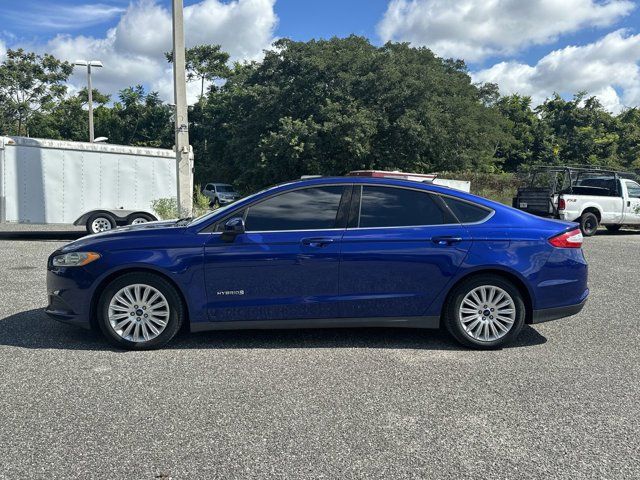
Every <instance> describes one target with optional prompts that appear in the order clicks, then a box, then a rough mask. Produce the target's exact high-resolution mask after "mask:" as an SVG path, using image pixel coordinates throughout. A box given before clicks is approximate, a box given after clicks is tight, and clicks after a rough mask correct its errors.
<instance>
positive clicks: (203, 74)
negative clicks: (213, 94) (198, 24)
mask: <svg viewBox="0 0 640 480" xmlns="http://www.w3.org/2000/svg"><path fill="white" fill-rule="evenodd" d="M165 57H167V61H168V62H169V63H172V62H173V52H167V53H165ZM227 62H229V54H228V53H226V52H224V51H222V47H220V45H197V46H195V47H193V48H188V49H187V50H186V52H185V63H186V65H185V67H186V71H187V81H188V82H192V81H197V80H199V81H200V97H201V98H204V83H205V81H209V82H213V81H215V80H217V79H224V78H227V76H228V75H229V73H230V69H229V67H228V66H227Z"/></svg>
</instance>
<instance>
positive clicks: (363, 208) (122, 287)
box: [46, 177, 589, 349]
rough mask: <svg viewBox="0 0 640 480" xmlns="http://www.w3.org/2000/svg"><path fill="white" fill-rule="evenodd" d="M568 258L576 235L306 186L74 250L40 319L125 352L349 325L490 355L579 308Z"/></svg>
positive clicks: (411, 195)
mask: <svg viewBox="0 0 640 480" xmlns="http://www.w3.org/2000/svg"><path fill="white" fill-rule="evenodd" d="M581 247H582V235H581V234H580V230H579V229H578V227H577V225H576V224H574V223H568V222H561V221H556V220H548V219H543V218H538V217H534V216H532V215H529V214H527V213H524V212H521V211H518V210H515V209H512V208H511V207H507V206H504V205H502V204H499V203H495V202H492V201H490V200H486V199H484V198H480V197H477V196H474V195H470V194H466V193H463V192H460V191H456V190H452V189H448V188H445V187H438V186H435V185H432V184H426V183H420V182H414V181H407V180H398V179H389V178H356V177H338V178H317V179H311V180H303V181H296V182H291V183H287V184H283V185H278V186H276V187H273V188H269V189H267V190H264V191H262V192H259V193H257V194H255V195H252V196H249V197H247V198H244V199H243V200H240V201H238V202H236V203H234V204H232V205H229V206H227V207H224V208H220V209H218V210H216V211H214V212H212V213H209V214H207V215H204V216H202V217H199V218H196V219H185V220H179V221H170V222H153V223H147V224H141V225H134V226H130V227H124V228H119V229H117V230H113V231H109V232H104V233H100V234H96V235H90V236H87V237H84V238H81V239H79V240H77V241H75V242H72V243H70V244H68V245H66V246H65V247H63V248H61V249H59V250H57V251H56V252H54V253H53V254H52V255H51V256H50V258H49V260H48V273H47V288H48V295H49V305H48V306H47V308H46V312H47V313H48V314H49V315H50V316H51V317H53V318H54V319H56V320H60V321H62V322H67V323H71V324H75V325H80V326H83V327H86V328H99V329H100V330H101V331H102V332H103V333H104V335H105V337H106V338H107V339H108V340H109V341H110V342H111V343H113V344H115V345H117V346H119V347H123V348H129V349H149V348H157V347H160V346H162V345H165V344H167V343H168V342H169V341H170V340H171V339H172V338H173V337H174V336H175V335H176V333H177V332H178V331H179V330H180V329H181V328H182V327H185V328H189V329H190V330H191V331H192V332H198V331H204V330H227V329H262V328H314V327H357V326H362V327H389V326H391V327H411V328H438V327H440V326H444V327H445V328H446V329H447V330H448V331H449V332H450V333H451V335H452V336H453V337H454V338H455V339H456V340H457V341H458V342H460V343H461V344H463V345H466V346H469V347H474V348H497V347H500V346H502V345H504V344H506V343H508V342H510V341H512V340H513V339H514V338H515V337H516V336H517V335H518V332H519V331H520V329H521V328H522V327H523V325H524V324H525V323H527V324H535V323H538V322H544V321H547V320H553V319H557V318H562V317H567V316H570V315H574V314H576V313H578V312H579V311H580V310H581V309H582V307H583V305H584V303H585V301H586V299H587V296H588V294H589V290H588V288H587V263H586V261H585V259H584V256H583V253H582V248H581Z"/></svg>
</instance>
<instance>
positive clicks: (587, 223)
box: [580, 212, 600, 237]
mask: <svg viewBox="0 0 640 480" xmlns="http://www.w3.org/2000/svg"><path fill="white" fill-rule="evenodd" d="M599 223H600V222H599V221H598V217H597V216H596V214H595V213H591V212H585V213H583V214H582V216H581V217H580V230H581V231H582V235H584V236H585V237H593V236H594V235H595V234H596V232H597V231H598V226H599Z"/></svg>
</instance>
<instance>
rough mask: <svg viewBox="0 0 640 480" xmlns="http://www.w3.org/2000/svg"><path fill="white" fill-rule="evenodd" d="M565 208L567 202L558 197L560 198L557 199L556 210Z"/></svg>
mask: <svg viewBox="0 0 640 480" xmlns="http://www.w3.org/2000/svg"><path fill="white" fill-rule="evenodd" d="M565 208H567V202H565V201H564V198H562V197H560V200H558V210H564V209H565Z"/></svg>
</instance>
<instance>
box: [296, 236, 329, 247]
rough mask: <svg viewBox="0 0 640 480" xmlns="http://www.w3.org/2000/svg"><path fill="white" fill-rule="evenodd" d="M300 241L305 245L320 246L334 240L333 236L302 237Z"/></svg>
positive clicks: (324, 245)
mask: <svg viewBox="0 0 640 480" xmlns="http://www.w3.org/2000/svg"><path fill="white" fill-rule="evenodd" d="M301 242H302V245H304V246H305V247H314V248H322V247H326V246H327V245H329V244H330V243H333V242H334V240H333V238H303V239H302V240H301Z"/></svg>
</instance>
